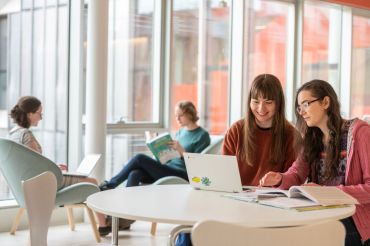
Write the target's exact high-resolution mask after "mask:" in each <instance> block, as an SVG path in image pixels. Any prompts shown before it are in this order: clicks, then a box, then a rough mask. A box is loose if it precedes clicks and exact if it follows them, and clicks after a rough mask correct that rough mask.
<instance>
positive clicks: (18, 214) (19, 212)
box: [10, 208, 25, 235]
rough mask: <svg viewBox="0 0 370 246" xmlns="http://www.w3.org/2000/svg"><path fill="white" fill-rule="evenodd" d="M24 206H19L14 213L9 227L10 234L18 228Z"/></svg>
mask: <svg viewBox="0 0 370 246" xmlns="http://www.w3.org/2000/svg"><path fill="white" fill-rule="evenodd" d="M24 210H25V209H24V208H19V209H18V212H17V214H16V215H15V218H14V221H13V225H12V228H11V229H10V234H11V235H14V234H15V231H16V230H17V228H18V225H19V222H20V221H21V218H22V215H23V213H24Z"/></svg>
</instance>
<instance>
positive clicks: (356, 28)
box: [350, 15, 370, 120]
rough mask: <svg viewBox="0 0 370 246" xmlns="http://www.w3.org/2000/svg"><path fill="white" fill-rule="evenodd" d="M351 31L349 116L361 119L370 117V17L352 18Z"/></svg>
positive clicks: (357, 16)
mask: <svg viewBox="0 0 370 246" xmlns="http://www.w3.org/2000/svg"><path fill="white" fill-rule="evenodd" d="M352 30H353V36H352V73H351V75H352V77H351V109H350V115H351V117H360V118H361V117H362V116H363V115H370V83H369V78H370V17H364V16H359V15H355V16H353V28H352ZM367 120H369V117H368V119H367Z"/></svg>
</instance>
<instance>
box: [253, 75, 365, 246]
mask: <svg viewBox="0 0 370 246" xmlns="http://www.w3.org/2000/svg"><path fill="white" fill-rule="evenodd" d="M295 105H296V109H297V111H296V116H297V127H298V129H299V131H300V132H301V134H302V135H303V136H304V137H303V138H304V141H303V151H302V152H301V154H300V156H299V157H298V159H297V160H296V161H295V163H294V164H293V165H292V167H291V168H290V169H289V170H288V171H287V172H285V173H279V172H270V173H268V174H266V176H265V177H263V178H262V179H261V182H260V184H261V185H263V186H279V188H281V189H288V188H289V187H290V186H293V185H300V184H303V183H304V182H306V180H307V178H308V181H309V182H310V183H311V184H310V185H325V186H336V187H338V188H339V189H341V190H343V191H344V192H347V193H348V194H350V195H351V196H353V197H355V198H356V199H357V200H358V202H359V203H360V204H359V205H357V207H356V213H355V214H354V215H353V216H352V217H350V218H347V219H344V220H342V223H343V224H344V226H345V228H346V241H345V245H346V246H350V245H351V246H352V245H353V246H354V245H356V246H357V245H370V240H369V239H370V220H369V218H370V144H369V143H370V142H369V140H370V126H369V124H367V123H366V122H364V121H362V120H359V119H356V118H355V119H351V120H345V119H343V118H342V117H341V115H340V105H339V100H338V98H337V95H336V93H335V91H334V89H333V87H332V86H331V85H330V84H329V83H328V82H326V81H323V80H312V81H310V82H307V83H305V84H304V85H302V86H301V88H300V89H299V90H298V92H297V98H296V103H295Z"/></svg>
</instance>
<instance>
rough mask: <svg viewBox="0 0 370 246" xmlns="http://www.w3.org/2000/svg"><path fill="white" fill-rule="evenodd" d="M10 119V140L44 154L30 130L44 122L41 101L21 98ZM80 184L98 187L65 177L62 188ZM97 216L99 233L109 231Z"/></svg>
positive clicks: (33, 98) (101, 215)
mask: <svg viewBox="0 0 370 246" xmlns="http://www.w3.org/2000/svg"><path fill="white" fill-rule="evenodd" d="M10 118H12V119H13V121H14V123H15V126H14V127H13V128H12V129H11V130H10V131H9V133H8V136H7V137H8V138H9V139H10V140H13V141H15V142H17V143H19V144H23V145H25V146H27V147H28V148H30V149H32V150H34V151H36V152H38V153H39V154H42V148H41V145H40V143H39V142H38V141H37V139H36V138H35V136H34V134H33V133H32V131H31V130H30V127H36V126H37V125H38V124H39V122H40V121H41V120H42V105H41V101H40V100H39V99H37V98H36V97H33V96H23V97H21V98H19V100H18V102H17V104H16V105H15V106H14V107H13V108H12V109H11V111H10ZM58 166H59V168H60V169H61V170H62V171H64V170H67V165H65V164H60V165H58ZM80 182H88V183H93V184H96V185H98V181H97V180H96V179H94V178H91V177H79V176H73V175H63V180H62V187H67V186H70V185H72V184H76V183H80ZM96 214H97V217H98V221H99V232H101V231H102V230H103V229H102V228H106V231H107V230H108V229H107V228H108V226H107V224H106V220H105V216H104V215H103V214H99V213H96ZM108 233H109V231H108ZM108 233H106V234H105V235H107V234H108ZM101 235H104V233H101Z"/></svg>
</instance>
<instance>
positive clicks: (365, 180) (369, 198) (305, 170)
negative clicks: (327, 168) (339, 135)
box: [279, 119, 370, 240]
mask: <svg viewBox="0 0 370 246" xmlns="http://www.w3.org/2000/svg"><path fill="white" fill-rule="evenodd" d="M347 149H349V151H347V165H346V175H345V185H340V186H338V188H340V189H342V190H343V191H345V192H347V193H348V194H350V195H351V196H353V197H355V198H356V199H357V200H358V202H359V203H360V204H359V205H356V213H355V214H354V215H353V216H352V217H353V220H354V222H355V224H356V227H357V230H358V231H359V233H360V235H361V237H362V240H367V239H369V238H370V125H369V124H367V123H366V122H364V121H362V120H358V119H356V120H355V121H354V123H353V124H352V125H351V127H350V130H349V132H348V144H347ZM309 169H310V167H309V165H308V164H307V163H305V162H303V160H302V159H301V158H298V159H297V160H296V161H295V162H294V163H293V165H292V166H291V167H290V168H289V170H288V171H286V172H285V173H283V179H282V183H281V185H280V186H279V188H281V189H288V188H289V187H290V186H292V185H300V184H303V183H304V182H305V181H306V178H307V177H308V175H309V171H310V170H309Z"/></svg>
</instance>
